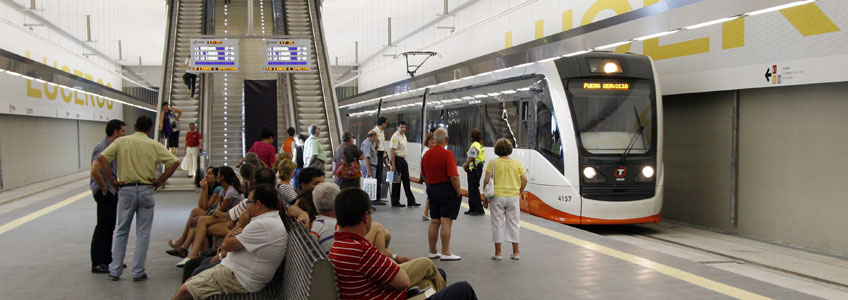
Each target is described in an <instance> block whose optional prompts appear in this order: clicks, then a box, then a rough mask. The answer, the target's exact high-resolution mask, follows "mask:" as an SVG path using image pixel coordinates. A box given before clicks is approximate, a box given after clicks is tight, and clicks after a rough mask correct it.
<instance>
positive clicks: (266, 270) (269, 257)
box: [174, 184, 288, 299]
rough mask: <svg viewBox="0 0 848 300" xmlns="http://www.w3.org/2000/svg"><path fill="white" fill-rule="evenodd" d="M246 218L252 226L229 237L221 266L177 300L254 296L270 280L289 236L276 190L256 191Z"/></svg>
mask: <svg viewBox="0 0 848 300" xmlns="http://www.w3.org/2000/svg"><path fill="white" fill-rule="evenodd" d="M253 197H254V198H253V201H252V202H251V203H248V209H247V214H246V216H250V222H249V223H248V224H247V225H246V226H244V227H236V228H235V229H233V230H231V231H230V232H229V233H227V235H226V237H225V238H224V244H223V245H222V246H221V249H222V250H223V251H226V253H227V256H226V257H224V258H223V259H222V260H221V263H220V264H218V265H216V266H214V267H212V268H211V269H208V270H206V271H203V272H201V273H200V274H197V275H196V276H194V277H192V278H189V279H188V280H187V281H186V282H185V283H183V285H182V286H180V288H179V290H177V294H176V295H174V299H205V298H208V297H209V296H212V295H217V294H233V293H255V292H258V291H260V290H261V289H262V288H264V287H265V285H267V284H268V282H270V281H271V279H272V278H273V277H274V273H275V272H276V271H277V268H278V267H279V266H280V263H281V262H282V261H283V257H284V256H285V253H286V243H287V240H288V235H287V233H286V228H285V226H284V225H283V220H282V219H280V213H279V211H277V208H278V205H279V201H278V196H277V190H276V189H275V188H274V187H273V186H272V185H268V184H261V185H257V186H256V187H255V188H254V189H253Z"/></svg>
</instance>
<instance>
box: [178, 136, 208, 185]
mask: <svg viewBox="0 0 848 300" xmlns="http://www.w3.org/2000/svg"><path fill="white" fill-rule="evenodd" d="M202 142H203V136H202V135H200V132H199V131H197V130H196V128H195V126H194V123H189V124H188V133H186V148H185V157H184V158H183V163H182V168H183V170H186V171H188V177H190V178H194V173H196V172H197V156H198V155H199V154H200V150H203V145H202V144H201V143H202Z"/></svg>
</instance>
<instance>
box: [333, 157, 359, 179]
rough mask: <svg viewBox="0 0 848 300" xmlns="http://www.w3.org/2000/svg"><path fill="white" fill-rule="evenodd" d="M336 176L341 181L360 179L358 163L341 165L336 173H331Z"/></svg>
mask: <svg viewBox="0 0 848 300" xmlns="http://www.w3.org/2000/svg"><path fill="white" fill-rule="evenodd" d="M333 174H335V175H336V176H338V177H339V178H341V179H342V180H350V179H356V178H359V177H362V168H360V167H359V162H358V161H354V162H352V163H343V164H341V165H340V166H339V167H338V168H336V171H335V172H333Z"/></svg>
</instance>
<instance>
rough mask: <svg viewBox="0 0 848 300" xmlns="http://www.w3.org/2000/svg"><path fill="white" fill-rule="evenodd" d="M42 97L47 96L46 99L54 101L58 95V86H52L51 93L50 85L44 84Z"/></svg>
mask: <svg viewBox="0 0 848 300" xmlns="http://www.w3.org/2000/svg"><path fill="white" fill-rule="evenodd" d="M44 95H46V96H47V99H50V100H56V96H57V95H59V86H58V85H54V86H53V91H52V92H51V91H50V85H49V84H47V83H44Z"/></svg>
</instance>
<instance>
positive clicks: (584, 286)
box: [0, 178, 843, 299]
mask: <svg viewBox="0 0 848 300" xmlns="http://www.w3.org/2000/svg"><path fill="white" fill-rule="evenodd" d="M41 189H42V190H43V192H41V193H37V194H33V195H29V196H26V197H23V198H20V199H17V200H14V201H10V202H8V203H6V204H3V205H0V247H2V253H3V255H0V267H2V269H3V274H4V280H2V281H0V289H2V290H3V291H4V292H3V295H2V296H1V297H0V298H3V299H68V298H72V299H83V298H84V299H170V298H171V297H172V296H173V294H174V292H175V291H176V290H177V288H178V287H179V285H180V280H181V276H182V269H179V268H176V267H175V264H176V263H177V262H178V259H177V258H175V257H172V256H169V255H167V254H165V252H164V250H167V249H168V246H167V244H166V242H167V240H168V239H171V238H175V237H177V236H178V235H179V233H180V231H181V230H182V228H183V225H184V224H185V223H184V222H185V220H186V217H187V215H188V212H189V209H190V208H191V207H192V206H193V205H194V204H195V203H196V200H197V195H198V193H196V192H159V193H157V194H156V212H155V217H154V224H153V229H152V236H151V243H150V250H149V252H148V258H147V274H148V276H149V277H150V279H149V280H147V281H143V282H133V281H132V280H129V277H128V274H127V273H125V275H124V276H123V278H122V279H121V280H120V281H118V282H112V281H108V280H106V277H105V275H103V274H92V273H90V272H89V270H90V259H89V249H90V248H89V245H90V242H91V234H92V230H93V228H94V224H95V215H96V214H95V202H94V200H93V198H92V197H91V194H90V192H89V191H88V180H87V178H85V179H77V180H74V181H72V182H69V183H65V184H61V185H56V186H43V187H42V188H41ZM413 191H414V192H415V195H416V197H417V200H418V202H421V203H423V202H424V196H423V194H422V193H423V191H422V190H421V187H420V186H415V187H414V188H413ZM402 201H404V200H402ZM463 205H464V204H463ZM464 210H465V209H463V211H464ZM422 211H423V208H422V207H419V208H392V207H388V206H378V207H377V211H376V212H375V214H374V216H373V219H374V220H375V221H379V222H381V223H383V224H384V225H385V227H386V228H387V229H389V230H390V231H391V233H392V241H391V244H390V248H391V249H392V250H393V251H394V252H395V253H397V254H399V255H403V256H407V257H410V258H414V257H419V256H425V255H426V254H427V237H426V236H427V235H426V234H427V227H428V225H427V224H428V223H427V222H424V221H422V220H421V214H422ZM521 217H522V228H521V260H519V261H513V260H510V259H508V255H509V254H510V250H511V248H510V246H509V245H508V244H507V245H504V253H503V254H504V256H505V257H506V258H507V259H504V260H502V261H493V260H491V259H490V256H491V255H492V254H493V246H492V243H491V229H490V220H489V217H488V216H478V217H474V216H466V215H462V214H461V215H460V216H459V218H458V220H457V221H456V222H455V223H454V227H453V235H452V241H451V250H452V251H453V252H454V253H456V254H458V255H460V256H462V260H460V261H452V262H442V261H439V260H435V263H436V265H437V266H438V267H439V268H442V269H444V270H445V271H446V272H447V277H448V278H447V279H448V283H452V282H457V281H468V282H469V283H470V284H471V285H472V286H473V287H474V289H475V291H476V292H477V295H478V298H479V299H621V298H632V297H638V298H648V299H730V298H740V299H817V298H819V297H815V296H813V295H810V294H807V293H803V292H799V291H798V290H795V289H790V288H786V287H785V285H784V284H782V283H779V282H771V283H770V282H766V281H767V280H766V281H763V280H760V279H757V278H756V276H745V275H742V274H739V273H734V272H730V271H727V270H722V269H720V268H716V267H713V266H711V265H709V264H703V263H699V262H697V261H693V260H688V259H685V258H681V257H678V256H674V255H670V254H668V253H667V252H665V251H658V250H655V249H651V248H650V247H641V246H637V245H634V244H633V243H628V242H626V241H623V240H621V239H616V238H613V237H609V236H605V235H600V234H596V233H593V232H591V231H586V230H583V229H581V228H575V227H571V226H565V225H562V224H558V223H554V222H550V221H547V220H543V219H540V218H536V217H533V216H530V215H527V214H522V216H521ZM134 240H135V237H134V234H131V235H130V242H129V245H128V251H127V261H126V262H125V263H129V262H130V261H131V257H132V249H133V246H134ZM648 245H650V244H648ZM827 295H830V296H827ZM827 295H825V296H824V297H825V298H831V296H832V297H838V296H839V295H843V294H827Z"/></svg>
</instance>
